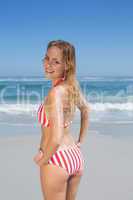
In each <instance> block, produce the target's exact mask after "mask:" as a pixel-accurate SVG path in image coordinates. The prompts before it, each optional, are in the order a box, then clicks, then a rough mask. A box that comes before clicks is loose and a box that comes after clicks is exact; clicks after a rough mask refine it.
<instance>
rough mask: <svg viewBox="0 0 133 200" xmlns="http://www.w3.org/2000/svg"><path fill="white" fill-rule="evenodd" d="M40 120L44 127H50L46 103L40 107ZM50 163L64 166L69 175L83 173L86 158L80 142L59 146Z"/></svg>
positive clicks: (66, 125)
mask: <svg viewBox="0 0 133 200" xmlns="http://www.w3.org/2000/svg"><path fill="white" fill-rule="evenodd" d="M37 114H38V121H39V123H40V124H41V125H42V126H44V127H49V128H50V120H49V119H48V117H47V114H46V111H45V108H44V105H43V104H41V105H40V106H39V109H38V112H37ZM70 123H72V121H70V122H69V123H65V124H64V128H67V127H68V126H69V124H70ZM48 164H53V165H56V166H58V167H62V168H64V169H65V170H66V171H67V173H68V174H69V175H74V174H76V173H80V174H82V173H83V169H84V158H83V154H82V152H81V149H80V143H77V144H76V143H74V144H73V145H69V146H67V145H65V146H59V148H58V149H57V150H56V152H55V153H54V154H53V155H52V156H51V158H50V159H49V160H48Z"/></svg>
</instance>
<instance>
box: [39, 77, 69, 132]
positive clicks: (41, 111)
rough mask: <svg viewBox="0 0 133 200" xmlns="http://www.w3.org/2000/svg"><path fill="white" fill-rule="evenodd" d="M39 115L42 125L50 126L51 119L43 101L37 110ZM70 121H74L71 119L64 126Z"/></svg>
mask: <svg viewBox="0 0 133 200" xmlns="http://www.w3.org/2000/svg"><path fill="white" fill-rule="evenodd" d="M60 81H62V79H60V80H59V81H58V82H57V83H56V84H55V85H54V87H55V86H56V85H57V84H59V82H60ZM37 115H38V121H39V123H40V124H41V125H43V126H44V127H50V120H49V119H48V117H47V114H46V111H45V107H44V105H43V103H41V105H40V106H39V108H38V111H37ZM70 123H72V121H70V122H69V123H65V124H64V128H66V127H67V126H68V125H69V124H70Z"/></svg>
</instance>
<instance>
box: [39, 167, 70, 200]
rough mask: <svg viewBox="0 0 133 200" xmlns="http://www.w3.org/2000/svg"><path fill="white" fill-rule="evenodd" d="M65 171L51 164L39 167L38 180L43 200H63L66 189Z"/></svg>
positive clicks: (66, 178)
mask: <svg viewBox="0 0 133 200" xmlns="http://www.w3.org/2000/svg"><path fill="white" fill-rule="evenodd" d="M68 178H69V175H68V173H67V171H66V170H65V169H63V168H61V167H58V166H56V165H53V164H48V165H43V166H41V167H40V182H41V189H42V193H43V197H44V199H45V200H51V199H54V200H65V199H66V190H67V180H68Z"/></svg>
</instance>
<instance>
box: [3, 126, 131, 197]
mask: <svg viewBox="0 0 133 200" xmlns="http://www.w3.org/2000/svg"><path fill="white" fill-rule="evenodd" d="M39 141H40V135H30V136H29V135H27V136H26V135H25V136H15V137H7V138H6V137H5V138H1V139H0V158H1V167H0V169H1V170H0V186H1V187H0V188H1V192H0V198H1V199H3V200H8V199H11V200H18V199H19V200H24V199H25V200H29V199H30V200H43V197H42V193H41V190H40V181H39V168H38V166H37V165H36V164H35V163H34V161H33V156H34V155H35V153H36V151H37V147H38V144H39ZM132 146H133V138H130V137H129V138H128V137H127V138H125V137H121V138H119V137H118V138H115V137H112V136H110V135H100V134H98V132H96V131H94V130H90V131H89V132H88V134H87V140H86V142H85V144H84V145H83V146H82V147H81V148H82V151H83V154H84V157H85V170H84V175H83V177H82V180H81V182H80V187H79V191H78V195H77V200H81V199H91V200H107V199H108V200H118V199H121V200H132V199H133V184H132V180H133V171H132V169H133V159H132V152H133V151H132Z"/></svg>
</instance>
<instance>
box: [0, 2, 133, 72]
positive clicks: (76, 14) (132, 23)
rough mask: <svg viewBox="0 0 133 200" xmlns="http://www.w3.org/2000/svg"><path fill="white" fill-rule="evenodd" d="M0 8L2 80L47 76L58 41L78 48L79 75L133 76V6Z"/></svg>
mask: <svg viewBox="0 0 133 200" xmlns="http://www.w3.org/2000/svg"><path fill="white" fill-rule="evenodd" d="M0 3H1V6H0V27H1V28H0V29H1V30H0V69H1V74H0V76H43V75H44V72H43V67H42V63H41V59H42V57H43V55H44V53H45V51H46V46H47V43H48V42H49V41H50V40H55V39H63V40H66V41H69V42H71V43H72V44H74V46H75V48H76V59H77V75H88V76H90V75H94V76H95V75H133V59H132V57H133V56H132V55H133V12H132V10H133V1H131V0H125V1H123V0H121V1H120V0H112V1H111V0H105V1H103V0H99V1H98V0H93V1H89V0H88V1H83V0H82V1H70V0H67V1H63V0H58V1H45V0H40V1H39V0H38V1H31V0H29V1H27V0H23V1H18V0H12V1H6V0H5V1H0Z"/></svg>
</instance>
